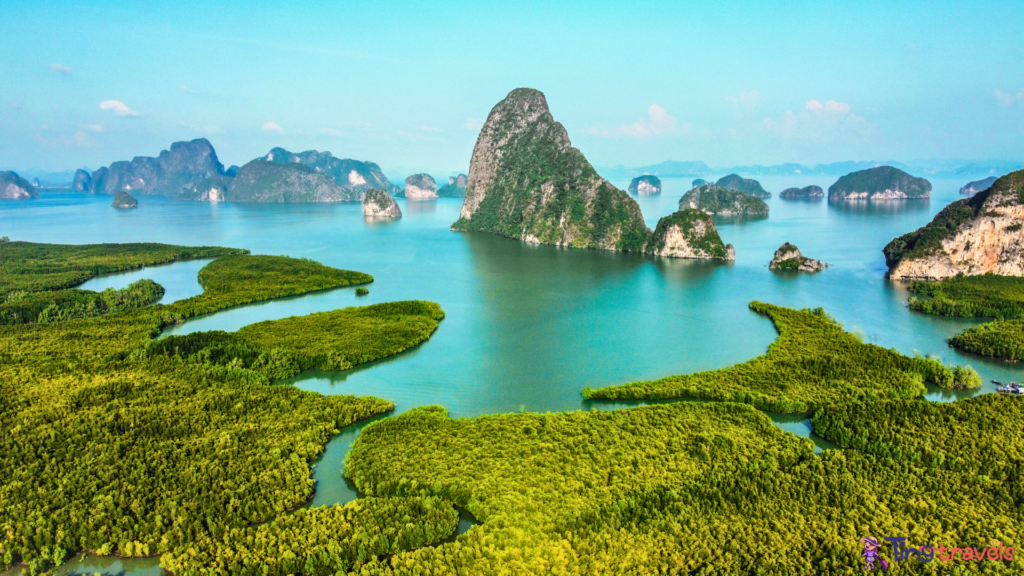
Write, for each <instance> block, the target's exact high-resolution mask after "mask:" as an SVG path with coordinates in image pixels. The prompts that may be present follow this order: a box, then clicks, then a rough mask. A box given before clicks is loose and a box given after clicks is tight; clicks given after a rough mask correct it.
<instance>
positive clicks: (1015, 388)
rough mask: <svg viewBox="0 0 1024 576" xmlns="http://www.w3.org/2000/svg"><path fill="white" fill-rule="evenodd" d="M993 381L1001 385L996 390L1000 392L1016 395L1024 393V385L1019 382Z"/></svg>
mask: <svg viewBox="0 0 1024 576" xmlns="http://www.w3.org/2000/svg"><path fill="white" fill-rule="evenodd" d="M992 382H993V383H994V384H998V385H999V387H998V388H996V392H998V393H1000V394H1013V395H1015V396H1021V395H1024V387H1022V386H1021V385H1020V383H1019V382H1008V383H1007V382H996V381H995V380H993V381H992Z"/></svg>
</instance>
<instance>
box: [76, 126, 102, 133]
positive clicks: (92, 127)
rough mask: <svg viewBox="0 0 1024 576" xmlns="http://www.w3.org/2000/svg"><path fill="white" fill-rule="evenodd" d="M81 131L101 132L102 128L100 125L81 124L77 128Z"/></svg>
mask: <svg viewBox="0 0 1024 576" xmlns="http://www.w3.org/2000/svg"><path fill="white" fill-rule="evenodd" d="M79 128H81V129H82V130H88V131H89V132H103V131H104V130H103V126H101V125H100V124H82V125H81V126H79Z"/></svg>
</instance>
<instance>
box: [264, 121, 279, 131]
mask: <svg viewBox="0 0 1024 576" xmlns="http://www.w3.org/2000/svg"><path fill="white" fill-rule="evenodd" d="M263 131H264V132H277V133H278V134H284V128H281V127H280V126H278V125H277V122H274V121H273V120H271V121H268V122H264V123H263Z"/></svg>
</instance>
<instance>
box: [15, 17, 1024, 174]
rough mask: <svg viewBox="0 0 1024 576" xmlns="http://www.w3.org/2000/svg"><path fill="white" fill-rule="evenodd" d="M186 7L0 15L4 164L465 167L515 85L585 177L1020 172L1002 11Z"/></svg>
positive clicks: (1023, 59)
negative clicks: (165, 157) (663, 169)
mask: <svg viewBox="0 0 1024 576" xmlns="http://www.w3.org/2000/svg"><path fill="white" fill-rule="evenodd" d="M183 4H185V3H184V2H174V3H171V2H146V1H137V0H136V1H132V2H85V1H83V2H47V1H40V0H33V1H31V2H24V1H21V0H13V1H12V0H5V1H4V2H3V6H2V7H0V48H2V49H0V70H2V71H3V78H4V81H3V82H2V83H0V167H12V168H22V169H27V168H34V167H39V168H45V169H53V170H58V169H67V168H74V167H78V166H82V165H87V166H90V167H93V168H95V167H98V166H100V165H103V164H108V163H110V162H111V161H114V160H119V159H127V158H130V157H132V156H135V155H154V154H156V153H157V152H159V150H161V149H163V148H166V147H167V146H168V145H169V144H170V143H171V142H172V141H175V140H183V139H191V138H196V137H200V136H205V137H207V138H209V139H210V141H211V142H213V144H214V146H215V147H216V148H217V151H218V153H219V155H220V156H221V158H222V160H223V161H224V162H225V164H241V163H244V162H245V161H247V160H250V159H252V158H253V157H255V156H258V155H261V154H264V153H266V152H267V150H269V149H270V148H271V147H273V146H284V147H286V148H289V149H292V150H295V151H299V150H306V149H320V150H325V149H326V150H330V151H332V152H333V153H334V154H335V155H338V156H342V157H354V158H357V159H362V160H372V161H375V162H377V163H378V164H380V165H381V166H382V167H384V168H385V170H389V171H395V170H403V169H407V170H413V169H429V170H431V171H433V172H435V173H443V172H446V171H450V170H465V169H467V168H468V164H469V156H470V153H471V151H472V147H473V143H474V142H475V138H476V133H477V130H476V128H477V127H478V126H479V122H480V121H482V120H483V119H484V118H486V116H487V113H488V111H489V110H490V108H491V107H492V106H493V105H494V104H495V103H497V102H498V101H499V100H500V99H501V98H503V97H504V96H505V94H506V93H508V92H509V91H510V90H512V89H513V88H516V87H519V86H529V87H532V88H537V89H539V90H542V91H543V92H544V93H545V94H546V95H547V97H548V102H549V104H550V105H551V109H552V112H553V114H554V115H555V118H556V119H557V120H559V121H561V122H562V123H563V124H565V126H566V128H567V129H568V131H569V135H570V137H571V138H572V140H573V143H574V144H575V145H576V146H577V147H579V148H580V149H581V150H583V152H584V153H585V154H586V155H587V157H588V158H589V159H590V160H591V162H593V163H594V164H597V165H614V164H625V165H642V164H652V163H656V162H660V161H662V160H666V159H673V160H704V161H706V162H708V163H709V164H713V165H733V164H742V163H760V164H771V163H779V162H800V163H808V164H809V163H815V162H829V161H837V160H872V159H877V160H882V159H894V160H902V161H906V160H913V159H919V158H962V159H970V160H975V159H977V160H981V159H1002V160H1019V159H1024V150H1022V147H1021V141H1022V138H1021V134H1022V132H1024V130H1022V129H1024V34H1022V33H1021V30H1024V2H1020V1H1017V2H955V3H954V2H894V1H885V2H858V3H856V5H853V4H854V3H844V4H838V3H833V2H824V1H820V0H819V1H815V2H786V3H785V4H784V7H778V8H771V7H766V6H765V5H764V4H766V3H764V2H733V3H722V5H721V6H714V5H712V4H719V3H710V2H702V3H683V2H664V3H656V2H650V3H646V4H638V3H632V2H629V3H627V2H618V3H614V2H605V3H599V2H586V3H583V2H577V3H564V2H553V1H542V2H516V3H509V2H493V3H491V2H483V1H475V2H455V1H448V2H443V3H441V2H404V3H398V2H365V1H364V2H313V1H308V2H301V3H299V2H280V1H279V2H261V1H249V2H225V1H216V2H203V3H201V4H198V3H197V4H195V5H193V6H183ZM513 4H514V5H513ZM101 103H106V104H105V105H103V106H101Z"/></svg>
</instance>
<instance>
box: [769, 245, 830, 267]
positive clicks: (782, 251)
mask: <svg viewBox="0 0 1024 576" xmlns="http://www.w3.org/2000/svg"><path fill="white" fill-rule="evenodd" d="M827 267H828V264H824V263H822V261H821V260H814V259H811V258H808V257H806V256H804V255H803V254H801V253H800V249H799V248H797V247H796V246H795V245H793V244H790V243H789V242H786V243H785V244H783V245H782V246H780V247H779V249H778V250H776V251H775V256H773V257H772V261H771V262H769V263H768V268H769V269H771V270H796V271H800V272H821V271H822V270H824V269H825V268H827Z"/></svg>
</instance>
